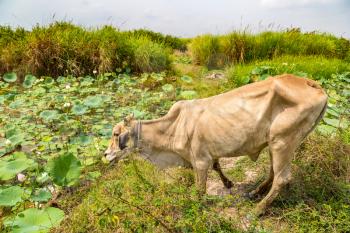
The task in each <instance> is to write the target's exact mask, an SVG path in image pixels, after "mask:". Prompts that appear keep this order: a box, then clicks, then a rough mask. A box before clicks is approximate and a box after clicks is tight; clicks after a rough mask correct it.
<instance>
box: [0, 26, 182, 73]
mask: <svg viewBox="0 0 350 233" xmlns="http://www.w3.org/2000/svg"><path fill="white" fill-rule="evenodd" d="M149 34H151V32H150V33H149ZM0 36H1V37H0V45H1V46H0V74H1V73H6V72H9V71H15V72H17V73H18V74H19V76H20V77H23V76H24V74H25V73H31V74H34V75H37V76H43V75H50V76H53V77H57V76H60V75H69V74H73V75H74V76H81V75H86V74H91V73H92V72H93V71H94V70H96V71H98V72H99V73H105V72H113V71H115V69H117V68H118V70H120V69H122V70H123V69H124V70H126V69H128V70H129V69H130V68H132V69H133V71H137V72H148V71H162V70H164V69H168V68H169V56H170V53H169V49H168V48H167V47H166V45H167V44H169V43H170V42H169V43H165V42H164V41H167V40H170V41H172V40H173V39H174V40H175V38H172V39H171V38H170V37H166V36H163V37H162V35H161V34H159V37H160V38H163V39H162V40H161V39H159V42H157V41H156V40H155V39H154V38H153V39H152V38H151V37H150V36H143V37H141V36H140V35H139V34H137V35H136V33H135V35H134V34H133V33H129V32H120V31H119V30H117V29H116V28H113V27H111V26H105V27H102V28H100V29H90V30H87V29H84V28H82V27H79V26H76V25H73V24H71V23H67V22H55V23H52V24H50V25H49V26H39V25H37V26H35V27H34V28H33V29H32V30H31V31H30V32H27V31H24V30H23V29H17V30H12V29H11V28H9V27H0ZM167 38H168V39H167ZM179 41H180V40H179ZM174 43H175V42H174ZM181 43H182V42H181ZM138 46H140V48H139V47H138ZM142 50H144V51H142ZM143 59H145V60H143Z"/></svg>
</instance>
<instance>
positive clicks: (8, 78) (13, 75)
mask: <svg viewBox="0 0 350 233" xmlns="http://www.w3.org/2000/svg"><path fill="white" fill-rule="evenodd" d="M2 78H3V79H4V81H5V82H8V83H13V82H16V80H17V74H16V73H14V72H11V73H6V74H4V76H3V77H2Z"/></svg>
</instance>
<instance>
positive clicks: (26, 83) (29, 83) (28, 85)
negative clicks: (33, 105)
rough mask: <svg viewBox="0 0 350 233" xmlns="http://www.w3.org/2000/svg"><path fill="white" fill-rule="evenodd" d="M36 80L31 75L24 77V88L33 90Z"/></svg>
mask: <svg viewBox="0 0 350 233" xmlns="http://www.w3.org/2000/svg"><path fill="white" fill-rule="evenodd" d="M35 80H36V77H35V76H33V75H31V74H27V75H26V76H25V77H24V81H23V87H24V88H31V87H32V86H33V84H34V82H35Z"/></svg>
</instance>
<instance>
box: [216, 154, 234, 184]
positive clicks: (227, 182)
mask: <svg viewBox="0 0 350 233" xmlns="http://www.w3.org/2000/svg"><path fill="white" fill-rule="evenodd" d="M213 169H214V170H215V171H216V172H217V173H218V174H219V176H220V179H221V181H222V183H223V184H224V185H225V187H226V188H228V189H229V188H232V186H233V184H232V182H231V181H230V180H229V179H228V178H227V177H226V176H225V175H224V173H223V172H222V170H221V167H220V163H219V161H218V160H215V161H214V163H213Z"/></svg>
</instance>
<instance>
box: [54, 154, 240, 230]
mask: <svg viewBox="0 0 350 233" xmlns="http://www.w3.org/2000/svg"><path fill="white" fill-rule="evenodd" d="M193 180H194V178H193V175H192V172H191V171H189V170H186V169H182V170H176V171H173V172H165V171H160V170H158V169H157V168H156V167H154V166H153V165H151V164H150V163H148V162H146V161H142V160H139V159H135V158H132V156H131V158H130V159H127V160H125V161H121V162H120V163H119V164H118V165H117V166H115V167H114V168H113V169H112V170H111V171H109V172H108V173H107V174H106V175H105V176H104V179H103V181H102V182H100V183H99V184H96V185H95V186H94V187H92V189H91V191H90V192H89V194H88V195H87V196H86V197H85V198H84V200H83V201H82V202H81V204H79V205H78V206H77V207H76V208H75V209H74V210H73V212H71V213H70V214H69V217H68V218H67V219H66V221H65V222H63V224H61V227H60V228H58V229H56V232H91V231H93V232H112V231H116V230H118V231H121V232H238V230H237V229H236V227H235V225H234V222H233V221H229V220H228V219H225V218H224V217H223V216H220V214H219V213H218V210H217V208H216V207H217V206H218V205H220V206H226V205H229V199H230V198H228V199H226V200H225V199H218V198H214V197H203V198H200V195H199V194H198V192H197V191H196V189H195V188H194V186H193V185H192V184H193ZM231 201H232V200H231Z"/></svg>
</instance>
